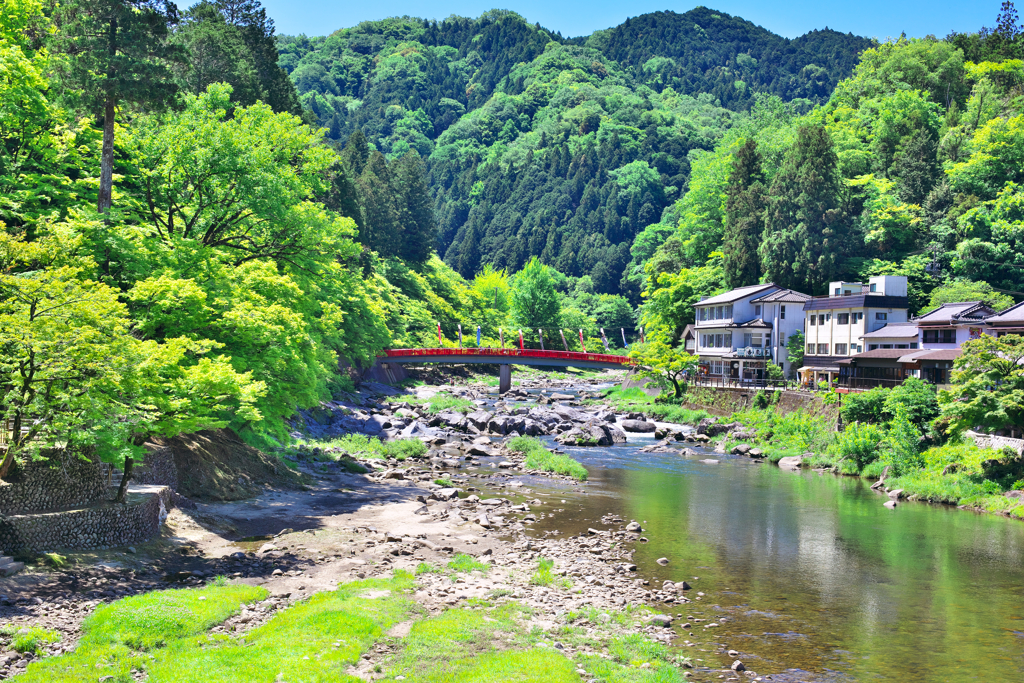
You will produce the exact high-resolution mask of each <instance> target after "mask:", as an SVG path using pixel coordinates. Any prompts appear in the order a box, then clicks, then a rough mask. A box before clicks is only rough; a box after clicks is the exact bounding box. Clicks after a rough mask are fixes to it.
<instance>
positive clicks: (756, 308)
mask: <svg viewBox="0 0 1024 683" xmlns="http://www.w3.org/2000/svg"><path fill="white" fill-rule="evenodd" d="M754 315H761V306H760V305H757V306H754Z"/></svg>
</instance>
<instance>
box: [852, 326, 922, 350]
mask: <svg viewBox="0 0 1024 683" xmlns="http://www.w3.org/2000/svg"><path fill="white" fill-rule="evenodd" d="M860 338H861V344H860V346H862V347H863V348H864V351H874V350H876V349H918V348H921V342H920V341H919V340H918V329H917V323H914V322H908V323H889V324H888V325H885V326H884V327H880V328H878V329H877V330H875V331H874V332H865V333H864V334H862V335H861V337H860Z"/></svg>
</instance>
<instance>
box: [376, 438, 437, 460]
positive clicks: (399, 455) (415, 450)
mask: <svg viewBox="0 0 1024 683" xmlns="http://www.w3.org/2000/svg"><path fill="white" fill-rule="evenodd" d="M426 452H427V444H425V443H423V442H422V441H420V440H419V439H398V440H397V441H386V442H384V454H385V455H386V456H387V457H389V458H395V459H396V460H405V459H406V458H418V457H420V456H422V455H423V454H424V453H426Z"/></svg>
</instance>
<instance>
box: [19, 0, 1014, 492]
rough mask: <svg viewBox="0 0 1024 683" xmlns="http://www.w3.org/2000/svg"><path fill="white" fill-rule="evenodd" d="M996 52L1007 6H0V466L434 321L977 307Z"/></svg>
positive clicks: (608, 339) (997, 126)
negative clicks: (792, 30)
mask: <svg viewBox="0 0 1024 683" xmlns="http://www.w3.org/2000/svg"><path fill="white" fill-rule="evenodd" d="M697 28H700V31H698V30H697ZM97 36H106V39H105V40H106V42H104V40H101V39H100V38H98V37H97ZM659 36H662V37H659ZM1022 45H1024V38H1022V34H1021V26H1020V23H1019V21H1018V19H1017V16H1016V12H1015V11H1014V10H1013V6H1012V4H1010V3H1006V5H1005V6H1004V9H1003V11H1002V13H1001V14H1000V17H999V19H998V21H997V26H996V28H993V29H984V30H981V31H979V32H977V33H954V34H951V35H950V36H949V37H948V38H947V39H944V40H940V39H937V38H933V37H928V38H921V39H907V38H900V39H899V40H894V41H889V42H886V43H882V44H874V43H868V42H867V41H864V40H863V39H859V38H855V37H853V36H849V35H844V34H840V33H835V32H831V31H819V32H816V33H812V34H808V35H807V36H804V37H802V38H799V39H797V40H792V41H787V40H785V39H782V38H779V37H778V36H772V35H771V34H770V33H768V32H766V31H764V30H763V29H760V28H758V27H755V26H753V25H751V24H749V23H748V22H745V21H743V20H741V19H738V18H733V17H729V16H727V15H724V14H720V13H715V12H712V11H711V10H706V9H704V8H698V9H697V10H694V11H693V12H689V13H686V14H682V15H679V14H674V13H668V12H666V13H657V14H652V15H645V16H644V17H638V18H635V19H631V20H630V21H629V22H626V23H624V24H623V25H622V26H620V27H615V28H613V29H609V30H608V31H605V32H599V33H598V34H595V35H594V36H590V37H587V38H585V39H572V40H567V39H564V38H562V37H561V36H559V35H558V34H557V33H552V32H550V31H547V30H545V29H543V28H541V27H540V26H538V25H536V24H530V23H529V22H527V21H526V20H525V19H523V18H522V17H520V16H518V15H516V14H514V13H511V12H504V11H493V12H488V13H486V14H484V15H482V16H481V17H479V18H477V19H466V18H461V17H452V18H450V19H447V20H445V21H441V22H433V21H424V20H420V19H412V18H408V17H404V18H398V19H391V20H386V21H382V22H367V23H364V24H360V25H359V26H357V27H354V28H350V29H343V30H341V31H338V32H337V33H334V34H332V35H331V36H329V37H326V38H307V37H303V36H300V37H282V36H275V35H274V27H273V22H272V21H271V20H270V19H269V18H268V17H267V16H266V12H265V11H264V9H263V8H262V6H261V5H260V4H259V2H258V1H257V0H203V1H201V2H199V3H197V4H195V5H193V6H191V7H188V8H186V9H184V10H179V9H178V8H177V7H176V6H174V5H173V3H170V2H165V1H164V0H65V1H64V2H62V3H60V4H59V5H56V4H54V3H50V2H48V1H46V0H7V2H5V3H3V4H2V5H0V74H2V78H0V142H2V144H0V351H2V352H0V394H2V397H3V400H2V410H3V417H6V418H7V419H11V420H14V421H15V423H16V424H17V425H31V428H30V429H29V432H28V437H26V438H20V437H19V438H18V439H16V441H17V442H16V443H15V444H14V447H13V448H10V449H8V451H7V454H6V455H5V458H4V461H3V462H2V463H0V476H2V475H3V473H4V472H5V471H6V469H7V468H9V467H10V466H12V463H13V462H14V461H16V460H18V459H24V458H26V457H30V456H31V455H32V453H35V452H38V451H39V450H40V449H42V448H45V447H46V445H47V444H56V443H60V444H66V445H69V446H72V447H76V448H79V447H80V448H89V449H96V450H97V451H98V452H100V454H101V455H102V457H104V458H105V459H107V460H110V461H112V462H121V461H123V460H124V459H125V458H127V457H131V455H132V454H133V453H135V452H137V448H138V444H139V443H141V442H142V440H144V439H145V438H146V437H147V436H149V435H152V434H164V435H173V434H176V433H180V432H183V431H193V430H196V429H201V428H204V427H212V426H222V425H231V426H232V427H233V428H235V429H237V430H238V431H239V432H240V433H241V434H242V435H243V436H244V437H245V438H247V439H249V440H250V441H252V442H253V443H263V444H266V443H273V442H282V441H284V440H287V438H288V436H287V433H288V428H287V422H286V420H287V419H288V417H289V416H290V415H292V414H293V412H294V410H295V408H296V407H308V406H312V405H316V404H317V402H319V401H321V400H324V399H326V398H329V397H330V396H332V395H335V394H337V392H339V391H343V390H344V389H346V388H350V387H351V382H352V378H351V375H350V374H349V373H348V372H347V371H346V370H345V368H346V367H348V366H349V365H356V366H366V365H368V364H370V363H372V362H373V361H374V359H375V357H376V355H377V354H378V353H379V352H380V351H381V350H382V349H384V348H387V347H389V346H428V345H433V344H437V343H438V339H437V333H438V326H440V328H441V335H442V340H441V343H443V344H450V343H454V340H456V339H457V338H458V335H459V330H460V326H461V329H462V330H463V331H464V332H468V335H467V337H468V338H469V339H472V338H473V337H475V334H474V332H475V331H476V328H477V327H479V328H480V333H481V336H482V341H483V343H484V344H486V345H497V344H498V343H499V342H498V340H499V339H500V338H502V337H504V338H505V339H506V340H511V339H512V338H513V330H515V331H516V332H518V330H519V329H522V330H523V331H524V336H525V339H526V343H528V344H531V345H537V344H538V343H539V341H540V339H539V334H540V332H538V330H543V334H544V335H545V337H546V338H547V339H548V340H549V343H551V342H552V341H554V342H555V343H558V342H561V336H560V335H559V334H558V332H559V330H560V329H565V330H567V331H573V332H576V331H578V334H574V333H570V334H567V335H566V341H565V342H564V343H565V344H566V345H567V346H568V347H569V348H570V349H579V348H581V346H582V344H581V341H580V339H579V337H580V336H582V337H583V340H582V343H585V344H586V345H587V346H588V347H589V348H600V347H602V346H603V345H604V344H605V343H607V344H609V347H611V348H612V350H614V349H615V348H616V347H618V348H621V346H622V345H621V344H620V343H619V340H621V339H622V337H623V336H625V337H626V340H627V341H629V342H632V341H634V340H636V339H637V332H636V328H637V326H638V324H639V325H643V326H644V327H645V328H646V329H647V332H648V334H647V337H648V339H651V340H653V341H655V342H656V344H659V345H660V346H658V347H657V348H664V349H668V350H671V349H672V348H673V347H674V346H675V344H676V342H677V341H678V336H679V334H680V333H681V331H682V329H683V328H684V327H685V324H686V323H687V322H689V321H690V320H691V319H692V307H691V304H692V303H693V302H694V301H696V300H697V298H698V297H700V296H702V295H707V294H712V293H715V292H717V291H720V290H722V289H724V288H725V287H731V286H738V285H744V284H752V283H754V282H758V281H768V280H773V281H775V282H778V283H780V284H786V285H789V286H792V287H794V288H796V289H801V290H804V291H807V292H812V293H820V292H821V291H822V290H823V285H824V283H827V282H828V281H829V280H830V279H836V278H851V279H852V278H858V277H865V276H868V275H872V274H902V275H906V276H907V277H908V278H909V280H910V299H911V307H912V308H913V309H914V311H917V310H920V309H921V308H923V307H925V306H927V305H929V304H931V305H935V304H936V303H942V302H946V301H954V300H963V299H965V298H966V299H971V300H973V299H982V300H985V301H986V302H988V303H989V304H990V305H992V306H994V307H1000V306H1003V305H1006V304H1007V303H1008V302H1010V301H1013V300H1014V298H1019V297H1021V296H1024V295H1022V294H1021V292H1022V291H1024V244H1021V240H1022V239H1024V238H1022V237H1021V236H1022V235H1024V211H1022V210H1021V206H1022V196H1024V191H1022V189H1021V188H1022V187H1024V171H1022V169H1024V105H1022V101H1024V100H1022V96H1024V61H1022V60H1021V59H1020V56H1021V49H1022ZM278 50H279V52H278ZM658 60H662V61H658ZM655 67H656V68H655ZM729 79H732V85H731V86H730V87H731V88H732V89H728V88H726V89H723V88H724V86H725V85H726V84H728V83H729V82H730V80H729ZM833 85H834V87H833ZM40 312H43V313H44V314H40ZM602 329H604V330H605V331H606V333H607V334H604V335H602V334H601V330H602ZM620 329H621V330H623V333H620V334H616V332H618V330H620ZM21 433H22V432H21V431H20V427H18V428H16V429H15V430H14V434H16V435H19V434H21Z"/></svg>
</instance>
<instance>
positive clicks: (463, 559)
mask: <svg viewBox="0 0 1024 683" xmlns="http://www.w3.org/2000/svg"><path fill="white" fill-rule="evenodd" d="M448 569H450V570H451V571H453V572H456V573H460V572H461V573H463V574H468V573H469V572H473V571H480V572H487V571H490V569H491V568H490V567H489V566H488V565H486V564H484V563H483V562H478V561H477V560H476V559H475V558H474V557H473V556H472V555H466V554H465V553H459V554H458V555H456V556H455V557H453V558H452V559H451V560H449V562H448Z"/></svg>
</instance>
